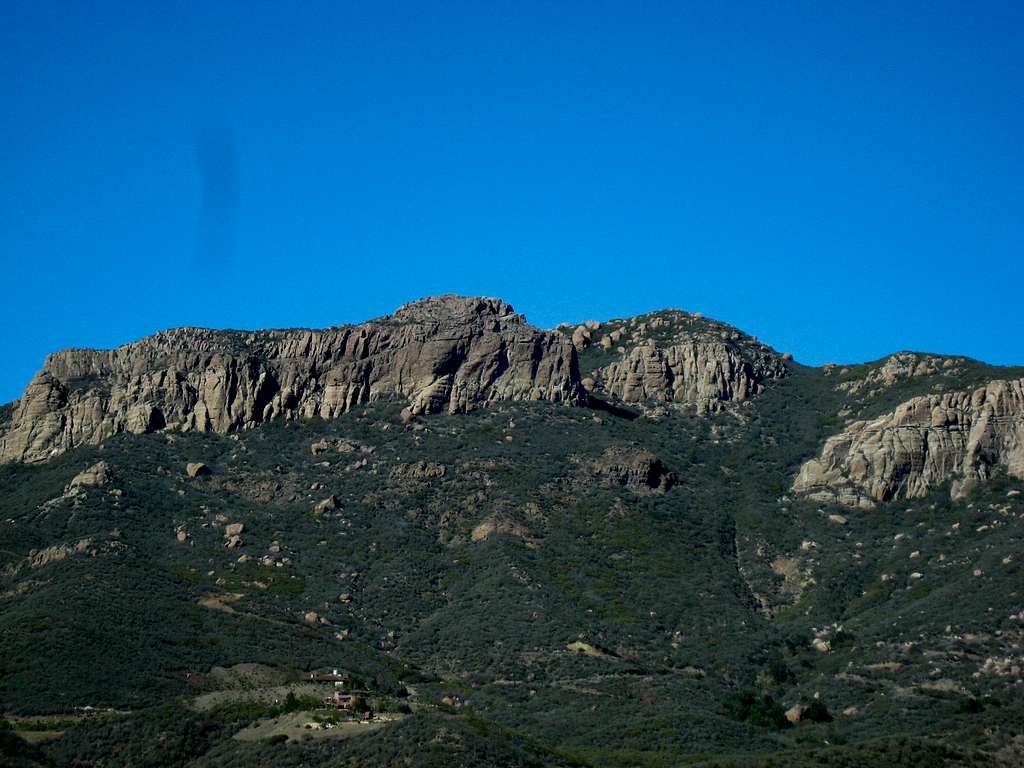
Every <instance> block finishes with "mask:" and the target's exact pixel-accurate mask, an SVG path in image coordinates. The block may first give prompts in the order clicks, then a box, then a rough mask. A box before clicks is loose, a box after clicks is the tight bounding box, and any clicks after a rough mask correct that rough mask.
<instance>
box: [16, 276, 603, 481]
mask: <svg viewBox="0 0 1024 768" xmlns="http://www.w3.org/2000/svg"><path fill="white" fill-rule="evenodd" d="M387 398H397V399H400V400H405V401H407V402H408V403H409V409H410V411H411V413H413V414H416V415H419V414H427V413H438V412H450V413H455V412H461V411H468V410H471V409H473V408H475V407H477V406H481V405H484V404H487V403H490V402H493V401H498V400H548V401H552V402H565V403H578V402H583V401H585V399H586V393H585V392H584V391H583V389H582V387H581V385H580V377H579V371H578V367H577V362H576V356H575V351H574V349H573V347H572V343H571V341H570V340H569V339H567V338H566V337H565V336H564V335H563V334H561V333H554V332H545V331H541V330H538V329H537V328H534V327H533V326H531V325H529V324H527V322H526V321H525V319H524V318H523V316H522V315H520V314H517V313H516V312H515V311H514V310H513V309H512V307H511V306H509V305H508V304H506V303H505V302H502V301H500V300H498V299H486V298H462V297H456V296H443V297H438V298H431V299H424V300H422V301H417V302H413V303H412V304H407V305H405V306H403V307H401V308H400V309H399V310H398V311H397V312H395V314H394V315H392V316H389V317H384V318H381V319H379V320H375V321H371V322H368V323H364V324H361V325H354V326H341V327H336V328H328V329H325V330H282V331H259V332H236V331H212V330H203V329H197V328H182V329H177V330H172V331H167V332H165V333H160V334H157V335H155V336H151V337H148V338H146V339H143V340H141V341H138V342H135V343H133V344H127V345H125V346H123V347H118V348H117V349H113V350H88V349H73V350H67V351H64V352H58V353H56V354H53V355H51V356H50V357H49V358H48V359H47V360H46V363H45V365H44V367H43V369H42V370H41V371H40V372H39V373H38V374H37V375H36V377H35V379H33V381H32V383H31V384H30V385H29V386H28V388H27V389H26V390H25V393H24V395H23V396H22V398H21V399H20V400H19V401H18V402H17V403H16V405H15V408H14V412H13V414H12V417H11V420H10V421H9V422H8V423H7V424H5V425H3V426H2V427H0V430H2V432H0V461H27V462H32V461H43V460H46V459H47V458H49V457H51V456H54V455H57V454H59V453H62V452H64V451H67V450H69V449H71V448H74V447H75V446H79V445H84V444H98V443H100V442H102V441H104V440H106V439H108V438H110V437H112V436H113V435H116V434H119V433H123V432H131V433H144V432H151V431H154V430H159V429H177V430H196V431H200V432H204V431H213V432H220V433H226V432H231V431H235V430H241V429H249V428H252V427H255V426H258V425H259V424H262V423H263V422H266V421H268V420H270V419H273V418H275V417H285V418H303V417H314V416H319V417H322V418H326V419H329V418H333V417H336V416H338V415H340V414H343V413H345V412H346V411H348V410H350V409H351V408H353V407H355V406H357V405H360V404H364V403H370V402H373V401H377V400H382V399H387Z"/></svg>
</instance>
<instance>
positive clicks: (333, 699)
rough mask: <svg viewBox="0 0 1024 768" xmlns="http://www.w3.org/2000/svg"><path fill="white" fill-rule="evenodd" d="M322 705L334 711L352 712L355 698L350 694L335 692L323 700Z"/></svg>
mask: <svg viewBox="0 0 1024 768" xmlns="http://www.w3.org/2000/svg"><path fill="white" fill-rule="evenodd" d="M324 704H326V705H327V706H329V707H334V708H335V709H345V710H352V709H354V708H355V706H356V697H355V696H353V695H352V694H350V693H342V692H341V691H335V692H334V694H333V695H331V696H328V697H327V698H326V699H324Z"/></svg>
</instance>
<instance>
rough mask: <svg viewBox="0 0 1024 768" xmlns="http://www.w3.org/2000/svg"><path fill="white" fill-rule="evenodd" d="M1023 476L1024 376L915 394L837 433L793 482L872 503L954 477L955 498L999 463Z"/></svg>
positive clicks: (829, 497)
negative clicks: (968, 388) (966, 388)
mask: <svg viewBox="0 0 1024 768" xmlns="http://www.w3.org/2000/svg"><path fill="white" fill-rule="evenodd" d="M999 469H1001V470H1004V471H1005V472H1006V473H1007V474H1009V475H1011V476H1013V477H1017V478H1022V479H1024V379H1016V380H1010V381H1001V380H996V381H991V382H989V383H988V384H987V385H986V386H984V387H979V388H977V389H974V390H972V391H965V392H950V393H944V394H935V395H927V396H923V397H915V398H912V399H910V400H908V401H906V402H904V403H902V404H901V405H900V406H899V407H897V408H896V409H895V410H894V411H892V412H890V413H886V414H884V415H883V416H880V417H879V418H877V419H873V420H870V421H855V422H853V423H851V424H849V425H848V426H847V428H846V429H845V430H843V431H842V432H841V433H839V434H837V435H835V436H833V437H830V438H829V439H828V440H827V441H826V442H825V445H824V447H823V448H822V450H821V454H820V455H819V456H818V457H817V458H815V459H812V460H810V461H808V462H807V463H806V464H804V465H803V467H802V468H801V469H800V473H799V475H798V476H797V478H796V482H795V483H794V485H793V489H794V490H795V491H797V492H802V493H808V494H810V495H811V496H812V497H813V498H816V499H819V500H822V501H837V502H839V503H842V504H847V505H850V506H860V507H866V508H869V507H871V506H873V505H874V503H875V502H878V501H889V500H894V499H909V498H920V497H922V496H924V495H925V494H927V493H928V491H929V489H930V488H932V487H934V486H936V485H939V484H941V483H943V482H946V481H952V483H951V487H950V490H951V494H952V496H953V497H954V498H961V497H963V496H964V495H966V494H967V493H968V492H969V491H970V490H971V488H973V487H974V486H975V485H976V484H977V483H978V482H981V481H984V480H986V479H988V478H989V477H991V476H992V474H993V473H994V472H995V471H997V470H999Z"/></svg>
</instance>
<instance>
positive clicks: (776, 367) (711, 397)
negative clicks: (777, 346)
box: [600, 340, 785, 413]
mask: <svg viewBox="0 0 1024 768" xmlns="http://www.w3.org/2000/svg"><path fill="white" fill-rule="evenodd" d="M784 373H785V366H784V365H783V364H782V362H781V361H780V360H779V358H778V357H777V356H775V355H771V354H767V353H757V354H756V355H754V356H753V357H752V358H748V356H745V355H744V354H743V353H742V352H741V350H740V349H739V348H738V347H736V346H734V345H731V344H729V343H728V342H724V341H707V340H693V341H687V342H682V343H676V344H671V345H669V346H666V347H659V346H656V345H655V344H654V343H652V342H648V343H646V344H642V345H640V346H637V347H635V348H634V349H633V350H632V351H631V352H630V353H629V354H627V355H626V356H625V357H624V358H623V359H622V360H619V361H617V362H614V363H612V364H610V365H608V366H607V367H605V368H602V369H601V371H600V381H601V382H602V384H603V387H604V390H605V391H606V392H608V393H609V394H611V395H613V396H615V397H617V398H618V399H620V400H622V401H623V402H626V403H640V402H643V401H645V400H653V401H656V402H668V403H681V404H684V405H690V406H693V407H695V408H696V410H697V412H698V413H708V412H716V411H720V410H722V409H723V408H724V407H725V404H726V403H729V402H742V401H744V400H748V399H750V398H751V397H753V396H754V395H756V394H758V393H759V392H760V391H761V390H762V389H763V386H764V384H763V383H764V381H765V380H766V379H770V378H779V377H781V376H782V375H784Z"/></svg>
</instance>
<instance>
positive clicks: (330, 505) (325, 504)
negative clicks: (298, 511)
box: [313, 495, 338, 515]
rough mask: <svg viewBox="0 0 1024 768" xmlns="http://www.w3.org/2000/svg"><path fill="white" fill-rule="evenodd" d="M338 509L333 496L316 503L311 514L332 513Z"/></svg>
mask: <svg viewBox="0 0 1024 768" xmlns="http://www.w3.org/2000/svg"><path fill="white" fill-rule="evenodd" d="M337 508H338V499H337V497H335V496H334V495H331V496H328V497H327V498H326V499H324V500H323V501H318V502H317V503H316V505H315V506H314V507H313V512H314V513H315V514H317V515H322V514H323V513H324V512H333V511H334V510H336V509H337Z"/></svg>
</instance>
